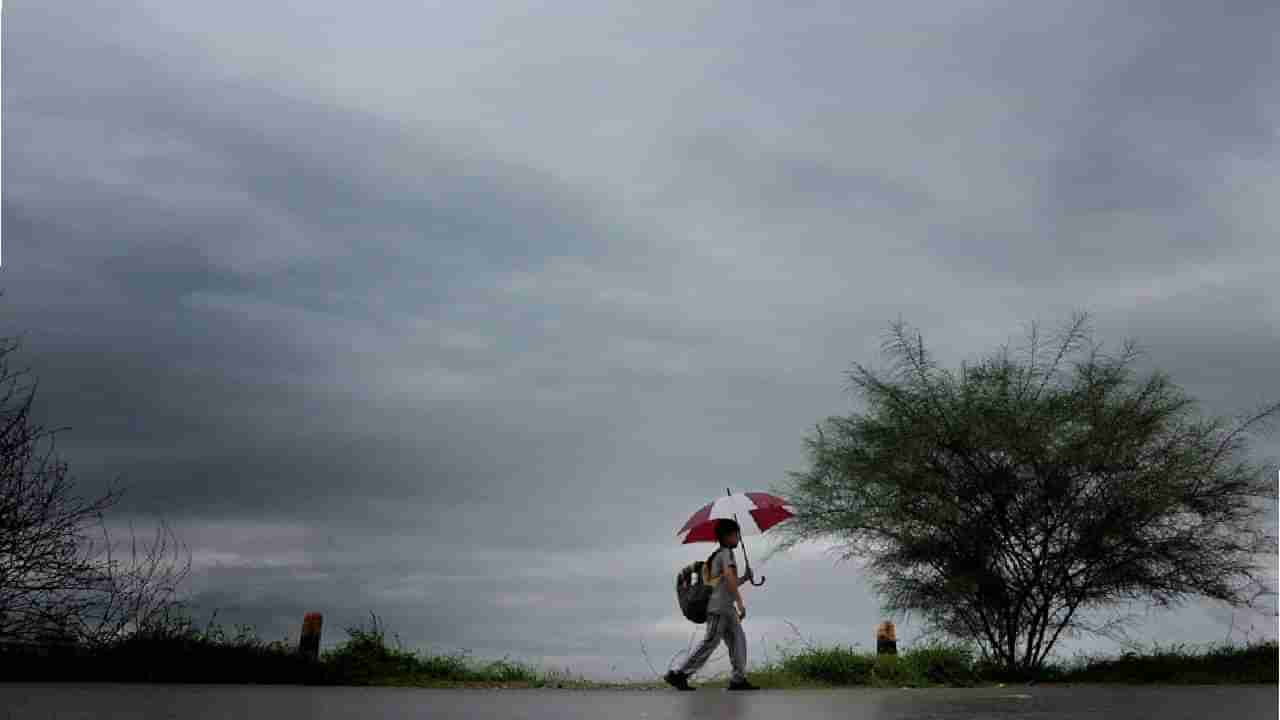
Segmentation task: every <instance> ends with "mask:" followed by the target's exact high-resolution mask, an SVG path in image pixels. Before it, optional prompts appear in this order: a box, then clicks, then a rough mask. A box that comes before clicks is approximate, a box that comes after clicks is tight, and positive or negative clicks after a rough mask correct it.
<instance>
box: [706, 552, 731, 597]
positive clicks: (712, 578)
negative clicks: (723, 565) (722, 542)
mask: <svg viewBox="0 0 1280 720" xmlns="http://www.w3.org/2000/svg"><path fill="white" fill-rule="evenodd" d="M727 549H728V548H725V547H718V548H716V550H715V552H713V553H711V556H710V557H708V558H707V561H706V562H705V563H703V564H702V582H703V583H704V584H706V585H710V586H711V587H715V586H717V585H719V584H720V580H721V578H722V577H723V574H721V575H712V574H711V563H712V562H714V561H715V559H716V555H719V554H720V551H721V550H727Z"/></svg>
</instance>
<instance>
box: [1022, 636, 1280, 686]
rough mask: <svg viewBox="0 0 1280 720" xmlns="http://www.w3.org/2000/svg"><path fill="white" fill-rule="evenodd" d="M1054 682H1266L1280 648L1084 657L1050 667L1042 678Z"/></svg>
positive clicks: (1278, 668) (1279, 672)
mask: <svg viewBox="0 0 1280 720" xmlns="http://www.w3.org/2000/svg"><path fill="white" fill-rule="evenodd" d="M1044 675H1045V676H1046V678H1047V679H1049V680H1051V681H1055V682H1086V683H1088V682H1094V683H1126V684H1161V685H1221V684H1247V683H1267V684H1274V683H1276V681H1277V677H1280V645H1277V644H1276V642H1275V641H1274V640H1271V641H1267V642H1254V643H1250V644H1249V645H1246V646H1243V647H1242V646H1238V645H1226V644H1218V645H1210V646H1208V647H1206V648H1200V649H1197V648H1195V647H1194V646H1189V645H1171V646H1166V647H1160V646H1159V645H1153V646H1152V647H1151V648H1149V649H1145V650H1142V651H1141V652H1126V653H1124V654H1123V655H1120V656H1118V657H1093V658H1084V659H1081V660H1078V661H1076V662H1074V663H1071V664H1067V665H1057V666H1050V667H1049V668H1046V671H1045V673H1044Z"/></svg>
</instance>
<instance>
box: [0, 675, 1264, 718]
mask: <svg viewBox="0 0 1280 720" xmlns="http://www.w3.org/2000/svg"><path fill="white" fill-rule="evenodd" d="M1278 701H1280V692H1278V689H1277V687H1276V686H1262V687H1259V686H1249V687H1174V688H1134V687H1097V686H1093V687H1043V688H1041V687H1032V688H1026V687H1017V688H1006V689H997V688H983V689H972V690H870V689H850V690H827V691H794V690H788V691H761V692H756V693H749V694H738V693H727V692H725V691H723V690H705V689H704V690H699V691H698V692H696V693H677V692H674V691H651V692H643V691H640V692H631V691H613V690H604V691H572V690H415V689H400V688H368V689H366V688H302V687H270V686H226V685H60V684H47V685H14V684H3V683H0V720H11V719H12V720H27V719H28V718H30V719H31V720H44V719H45V718H49V719H50V720H73V719H74V720H80V719H82V718H131V719H133V718H137V719H138V720H162V719H163V720H171V719H174V718H180V719H182V720H186V719H188V718H190V719H191V720H206V719H211V718H219V719H221V718H228V719H231V718H234V719H235V720H241V719H244V720H251V719H253V718H272V719H273V720H274V719H277V718H279V719H281V720H292V719H293V718H299V719H301V718H314V719H315V720H340V719H341V720H346V719H347V718H378V719H382V718H449V719H452V718H494V719H495V720H499V719H501V718H520V719H521V720H574V719H577V718H583V719H587V718H590V719H591V720H613V719H615V718H617V719H620V720H621V719H634V720H665V719H667V718H671V719H680V720H683V719H685V718H707V719H708V720H713V719H714V720H721V719H723V720H757V719H760V720H778V719H780V718H794V719H795V720H820V719H822V718H841V719H842V720H961V719H965V718H984V719H986V718H999V719H1000V720H1022V719H1023V718H1026V719H1027V720H1068V719H1072V720H1074V719H1075V718H1080V719H1082V720H1083V719H1084V718H1088V719H1089V720H1131V719H1134V718H1159V720H1183V719H1186V720H1205V719H1212V718H1223V719H1224V720H1253V719H1254V718H1258V719H1259V720H1261V719H1262V718H1266V719H1267V720H1274V719H1275V718H1276V704H1277V702H1278Z"/></svg>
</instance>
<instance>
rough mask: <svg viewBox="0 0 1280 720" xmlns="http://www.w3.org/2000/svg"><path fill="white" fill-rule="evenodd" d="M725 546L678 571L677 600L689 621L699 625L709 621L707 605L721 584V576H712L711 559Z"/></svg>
mask: <svg viewBox="0 0 1280 720" xmlns="http://www.w3.org/2000/svg"><path fill="white" fill-rule="evenodd" d="M723 549H724V548H716V552H713V553H711V555H710V557H708V558H707V559H706V560H705V561H703V560H698V561H697V562H693V563H689V564H688V565H685V566H684V567H682V568H680V572H678V573H676V602H677V603H679V605H680V612H682V613H684V616H685V618H686V619H688V620H689V622H694V623H697V624H699V625H701V624H702V623H705V622H706V621H707V605H708V604H709V603H710V602H711V593H712V592H713V591H715V589H716V586H717V585H719V584H720V576H719V575H716V576H715V577H712V576H711V575H710V573H711V560H712V559H713V558H715V556H716V553H718V552H720V551H721V550H723Z"/></svg>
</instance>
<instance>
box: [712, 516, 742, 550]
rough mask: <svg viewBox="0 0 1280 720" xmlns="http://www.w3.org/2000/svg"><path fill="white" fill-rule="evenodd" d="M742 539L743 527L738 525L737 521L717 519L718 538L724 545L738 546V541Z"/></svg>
mask: <svg viewBox="0 0 1280 720" xmlns="http://www.w3.org/2000/svg"><path fill="white" fill-rule="evenodd" d="M741 539H742V529H741V528H739V527H738V523H737V521H734V520H729V519H727V518H726V519H723V520H717V521H716V540H718V541H719V542H720V544H721V545H722V546H724V547H728V548H735V547H738V541H739V540H741Z"/></svg>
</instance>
